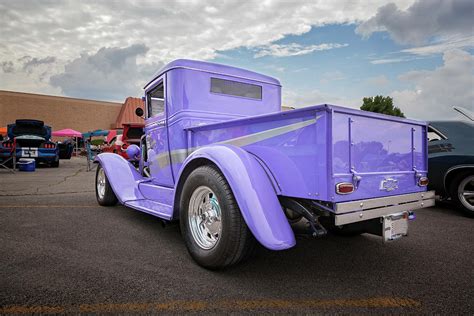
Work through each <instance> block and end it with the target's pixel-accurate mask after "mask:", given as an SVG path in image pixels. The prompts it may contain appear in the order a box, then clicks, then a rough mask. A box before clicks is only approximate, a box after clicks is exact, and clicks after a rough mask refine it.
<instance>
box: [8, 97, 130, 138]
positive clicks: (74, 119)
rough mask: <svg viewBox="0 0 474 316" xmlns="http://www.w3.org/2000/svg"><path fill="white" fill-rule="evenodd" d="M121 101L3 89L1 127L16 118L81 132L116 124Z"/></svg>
mask: <svg viewBox="0 0 474 316" xmlns="http://www.w3.org/2000/svg"><path fill="white" fill-rule="evenodd" d="M121 107H122V103H116V102H104V101H95V100H84V99H75V98H65V97H56V96H50V95H41V94H32V93H23V92H12V91H3V90H0V127H5V126H7V125H8V124H11V123H14V122H15V120H16V119H36V120H41V121H44V122H45V124H47V125H49V126H51V127H52V129H53V131H54V130H60V129H63V128H72V129H74V130H76V131H79V132H87V131H93V130H96V129H112V128H114V127H115V123H116V120H117V117H118V115H119V113H120V109H121Z"/></svg>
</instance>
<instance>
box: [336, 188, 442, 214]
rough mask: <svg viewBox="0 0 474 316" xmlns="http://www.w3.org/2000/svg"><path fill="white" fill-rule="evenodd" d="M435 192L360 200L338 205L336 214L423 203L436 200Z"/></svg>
mask: <svg viewBox="0 0 474 316" xmlns="http://www.w3.org/2000/svg"><path fill="white" fill-rule="evenodd" d="M434 197H435V192H434V191H427V192H417V193H410V194H402V195H395V196H387V197H382V198H375V199H367V200H358V201H351V202H342V203H336V205H335V208H334V212H335V213H336V214H344V213H351V212H358V211H367V210H371V209H375V208H381V207H383V208H386V207H391V206H400V205H403V204H406V203H410V202H422V201H426V200H430V199H434Z"/></svg>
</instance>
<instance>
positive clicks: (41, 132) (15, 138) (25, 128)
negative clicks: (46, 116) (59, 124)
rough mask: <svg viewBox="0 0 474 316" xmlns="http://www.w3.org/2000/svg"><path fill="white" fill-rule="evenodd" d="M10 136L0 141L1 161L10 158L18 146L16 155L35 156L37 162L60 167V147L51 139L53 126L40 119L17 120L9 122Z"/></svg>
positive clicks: (18, 156) (21, 156) (20, 156)
mask: <svg viewBox="0 0 474 316" xmlns="http://www.w3.org/2000/svg"><path fill="white" fill-rule="evenodd" d="M7 131H8V134H7V135H8V138H7V139H6V140H4V141H3V142H1V143H0V161H1V160H8V159H9V158H10V156H11V155H12V149H13V148H14V147H15V148H16V157H17V159H20V158H34V159H35V160H36V163H37V164H38V163H46V164H48V165H49V166H51V167H59V149H58V147H57V145H56V143H54V142H52V141H51V127H50V126H47V125H44V122H43V121H39V120H27V119H22V120H16V122H15V124H9V125H8V128H7Z"/></svg>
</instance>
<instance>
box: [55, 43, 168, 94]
mask: <svg viewBox="0 0 474 316" xmlns="http://www.w3.org/2000/svg"><path fill="white" fill-rule="evenodd" d="M147 51H148V47H146V46H145V45H139V44H136V45H131V46H129V47H126V48H101V49H99V51H97V53H95V54H93V55H89V54H82V55H81V57H79V58H77V59H74V60H73V61H71V62H70V63H68V64H66V65H65V67H64V72H62V73H59V74H56V75H53V76H51V84H52V85H53V86H54V87H60V88H61V90H62V91H63V92H64V93H65V94H67V95H73V96H76V97H79V98H88V97H89V96H90V95H91V94H92V95H94V96H95V97H96V98H98V99H102V100H117V101H118V100H122V99H123V98H124V97H126V96H130V95H131V96H138V95H140V94H141V91H140V88H141V86H143V84H144V82H143V78H144V77H145V74H146V73H147V74H148V76H150V74H151V72H152V71H153V70H154V69H156V68H158V67H159V66H162V64H160V65H157V64H153V65H147V67H143V65H142V66H139V65H137V58H138V57H139V56H143V55H145V54H146V52H147Z"/></svg>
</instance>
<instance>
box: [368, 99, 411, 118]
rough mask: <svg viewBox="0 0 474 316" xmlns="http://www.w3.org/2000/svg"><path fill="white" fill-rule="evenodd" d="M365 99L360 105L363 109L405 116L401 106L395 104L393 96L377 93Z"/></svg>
mask: <svg viewBox="0 0 474 316" xmlns="http://www.w3.org/2000/svg"><path fill="white" fill-rule="evenodd" d="M363 101H364V103H363V104H362V106H361V107H360V109H361V110H364V111H370V112H375V113H382V114H388V115H393V116H399V117H405V115H404V114H403V112H402V111H401V110H400V109H399V108H397V107H396V106H393V99H392V98H391V97H384V96H381V95H377V96H375V97H368V98H364V99H363Z"/></svg>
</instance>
